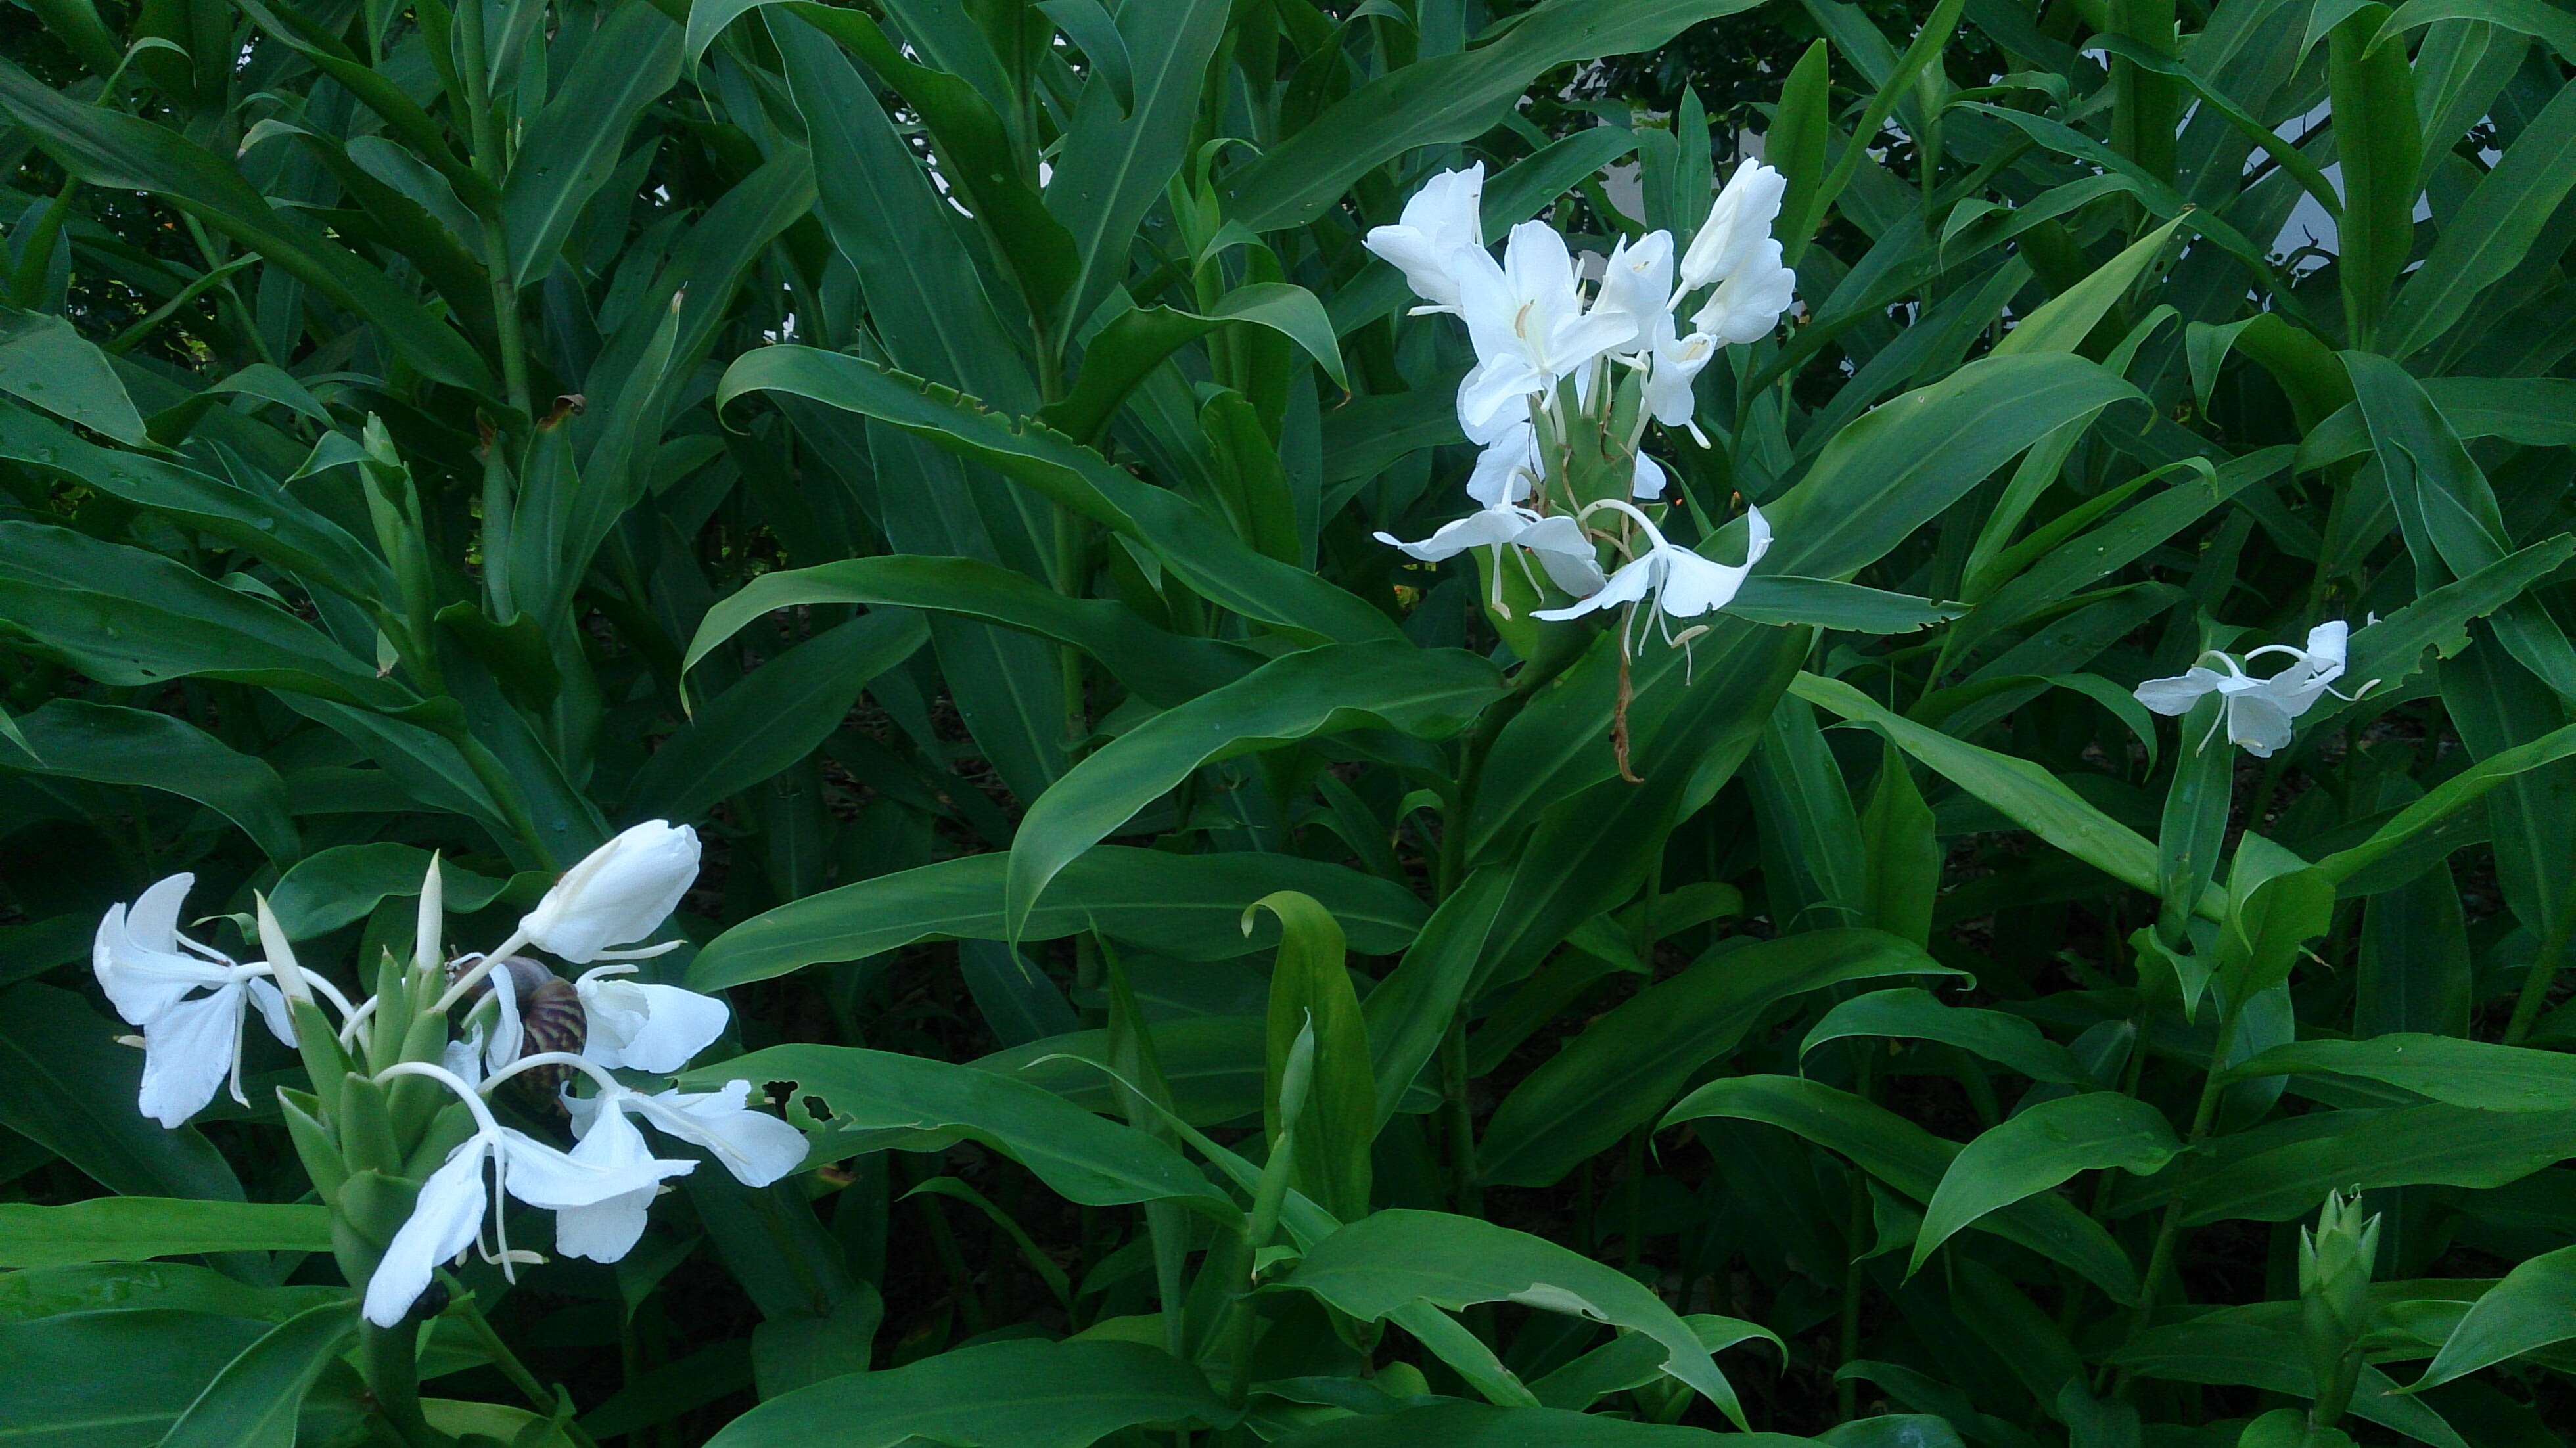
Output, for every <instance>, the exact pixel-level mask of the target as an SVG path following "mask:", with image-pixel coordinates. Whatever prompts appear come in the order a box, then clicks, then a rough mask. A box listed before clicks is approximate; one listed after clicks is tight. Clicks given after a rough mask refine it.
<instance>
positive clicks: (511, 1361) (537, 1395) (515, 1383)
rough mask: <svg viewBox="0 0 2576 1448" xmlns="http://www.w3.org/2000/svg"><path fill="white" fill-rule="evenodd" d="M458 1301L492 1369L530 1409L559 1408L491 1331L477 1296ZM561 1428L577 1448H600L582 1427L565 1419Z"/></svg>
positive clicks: (463, 1294)
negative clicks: (517, 1392)
mask: <svg viewBox="0 0 2576 1448" xmlns="http://www.w3.org/2000/svg"><path fill="white" fill-rule="evenodd" d="M456 1301H457V1303H458V1304H459V1305H461V1306H462V1307H464V1309H465V1321H466V1325H467V1326H469V1327H472V1328H473V1329H474V1337H475V1340H476V1341H478V1342H480V1343H482V1344H483V1351H484V1352H485V1353H487V1354H489V1355H490V1357H491V1359H492V1366H494V1367H496V1368H499V1369H500V1370H501V1376H503V1377H505V1378H508V1379H509V1380H510V1386H512V1387H514V1388H517V1389H518V1390H519V1393H520V1395H521V1396H523V1397H525V1398H526V1399H527V1400H528V1406H530V1407H532V1408H534V1409H536V1410H537V1411H538V1412H540V1413H546V1414H551V1413H553V1412H554V1410H555V1407H556V1401H555V1395H554V1394H552V1393H550V1392H548V1391H546V1387H545V1385H544V1384H543V1383H540V1382H538V1381H537V1375H536V1374H535V1373H532V1372H530V1371H528V1365H527V1364H526V1363H523V1362H521V1361H519V1355H518V1354H517V1353H515V1352H512V1351H511V1350H510V1345H509V1344H508V1343H507V1342H505V1341H503V1340H502V1338H501V1334H499V1333H498V1332H495V1331H493V1330H492V1322H491V1319H489V1318H487V1317H485V1316H484V1315H483V1308H482V1305H481V1304H480V1303H477V1302H476V1301H475V1300H474V1295H473V1294H472V1293H470V1292H458V1293H457V1294H456ZM561 1427H562V1429H563V1434H564V1436H565V1437H567V1438H570V1439H571V1440H572V1441H573V1442H574V1443H575V1444H576V1445H578V1448H599V1442H598V1440H597V1439H594V1438H592V1437H591V1436H590V1434H589V1433H588V1432H586V1431H584V1430H583V1428H582V1426H581V1425H580V1424H579V1423H576V1422H574V1421H572V1420H571V1419H569V1418H566V1419H565V1420H563V1423H562V1424H561Z"/></svg>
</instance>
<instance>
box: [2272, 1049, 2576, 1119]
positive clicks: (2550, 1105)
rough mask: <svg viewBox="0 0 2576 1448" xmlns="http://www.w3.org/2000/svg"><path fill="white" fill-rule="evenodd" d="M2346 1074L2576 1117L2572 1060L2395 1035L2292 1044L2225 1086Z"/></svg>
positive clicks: (2474, 1102)
mask: <svg viewBox="0 0 2576 1448" xmlns="http://www.w3.org/2000/svg"><path fill="white" fill-rule="evenodd" d="M2280 1075H2303V1076H2304V1075H2313V1076H2349V1077H2353V1078H2355V1079H2358V1080H2363V1081H2377V1082H2380V1083H2382V1084H2384V1085H2389V1086H2395V1087H2398V1088H2400V1089H2401V1090H2406V1091H2412V1092H2414V1093H2415V1094H2417V1095H2419V1096H2423V1097H2425V1098H2427V1099H2429V1100H2433V1101H2444V1102H2448V1103H2450V1104H2451V1105H2453V1106H2470V1107H2476V1108H2478V1109H2480V1110H2485V1111H2576V1057H2569V1056H2562V1055H2560V1054H2558V1053H2557V1052H2554V1051H2534V1050H2528V1049H2525V1048H2523V1047H2521V1046H2498V1045H2492V1044H2489V1043H2488V1042H2485V1041H2464V1040H2460V1039H2458V1038H2456V1037H2451V1036H2429V1035H2424V1034H2421V1033H2419V1032H2413V1031H2400V1032H2392V1033H2390V1034H2388V1035H2384V1036H2373V1037H2371V1038H2370V1039H2368V1040H2366V1041H2326V1040H2320V1041H2293V1042H2290V1043H2289V1044H2287V1045H2281V1046H2274V1047H2273V1048H2272V1049H2270V1050H2268V1051H2265V1052H2263V1053H2262V1054H2261V1055H2258V1056H2256V1057H2255V1058H2254V1059H2252V1060H2250V1061H2246V1062H2244V1063H2242V1064H2240V1065H2237V1066H2234V1067H2231V1068H2229V1070H2228V1072H2227V1079H2228V1080H2230V1081H2253V1080H2259V1079H2261V1078H2262V1077H2265V1076H2280Z"/></svg>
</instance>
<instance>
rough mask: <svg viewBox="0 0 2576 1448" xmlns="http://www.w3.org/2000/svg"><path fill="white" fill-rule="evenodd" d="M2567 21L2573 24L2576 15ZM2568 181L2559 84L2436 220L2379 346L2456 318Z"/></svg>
mask: <svg viewBox="0 0 2576 1448" xmlns="http://www.w3.org/2000/svg"><path fill="white" fill-rule="evenodd" d="M2408 8H2409V9H2412V8H2413V7H2412V6H2409V7H2408ZM2568 25H2569V28H2570V29H2571V30H2576V21H2571V22H2568ZM2401 53H2402V52H2401ZM2571 187H2576V89H2568V88H2566V87H2561V88H2560V89H2559V91H2558V93H2557V94H2556V95H2554V96H2552V97H2550V100H2549V104H2548V105H2546V106H2543V107H2542V108H2541V110H2540V114H2539V115H2537V116H2534V117H2532V118H2531V123H2530V124H2529V125H2527V126H2525V127H2524V128H2523V131H2522V134H2521V135H2520V136H2518V137H2516V138H2515V139H2514V143H2513V145H2512V146H2511V147H2510V148H2508V149H2507V150H2506V151H2505V153H2504V155H2503V157H2502V158H2501V159H2499V160H2498V161H2497V162H2496V165H2495V169H2494V170H2492V171H2489V172H2488V173H2487V174H2486V176H2485V177H2484V178H2483V179H2481V180H2480V181H2479V182H2478V186H2477V189H2476V190H2474V191H2472V192H2470V193H2469V196H2468V199H2467V200H2466V201H2464V202H2462V203H2460V208H2459V210H2458V211H2457V212H2456V213H2455V214H2453V215H2451V216H2449V217H2447V218H2445V219H2444V220H2443V222H2442V231H2441V235H2440V236H2439V237H2438V238H2437V239H2436V240H2435V241H2434V243H2433V249H2432V251H2431V252H2430V253H2428V254H2427V255H2426V256H2425V258H2424V265H2423V266H2421V267H2419V268H2417V269H2416V271H2415V274H2414V275H2413V277H2412V278H2410V279H2409V280H2408V281H2407V283H2406V289H2405V290H2404V291H2402V292H2399V293H2398V294H2397V302H2396V305H2395V306H2393V307H2392V308H2391V309H2390V310H2389V314H2388V322H2387V330H2386V335H2385V336H2384V337H2382V338H2381V339H2380V340H2381V350H2383V351H2385V352H2386V353H2387V354H2388V355H2389V356H2391V357H2396V358H2400V359H2403V358H2407V357H2411V356H2413V355H2415V353H2417V352H2418V351H2421V350H2422V349H2423V348H2424V347H2426V346H2428V345H2430V344H2431V343H2432V342H2433V340H2434V339H2436V338H2438V337H2440V336H2441V335H2442V334H2443V333H2445V332H2448V331H2449V330H2451V328H2452V327H2453V326H2455V325H2457V324H2458V323H2459V321H2460V319H2461V318H2462V317H2464V316H2467V315H2468V311H2469V306H2470V304H2471V303H2473V302H2474V301H2476V300H2477V298H2478V295H2479V294H2480V293H2481V292H2484V291H2485V290H2486V289H2487V288H2489V287H2492V286H2494V285H2495V284H2496V283H2498V282H2500V281H2503V280H2504V279H2505V278H2506V277H2507V276H2509V275H2510V274H2512V272H2513V270H2514V268H2516V267H2518V266H2520V265H2521V264H2522V263H2523V260H2524V258H2525V257H2526V256H2527V255H2528V254H2529V253H2530V251H2531V248H2532V245H2533V243H2534V242H2536V241H2538V240H2539V239H2540V234H2541V228H2543V227H2544V226H2546V225H2547V224H2548V222H2549V218H2550V215H2551V213H2553V212H2555V211H2556V210H2557V209H2558V204H2559V203H2560V202H2562V201H2564V200H2566V199H2567V193H2568V190H2569V189H2570V188H2571ZM2409 219H2410V221H2411V219H2412V217H2411V213H2410V218H2409Z"/></svg>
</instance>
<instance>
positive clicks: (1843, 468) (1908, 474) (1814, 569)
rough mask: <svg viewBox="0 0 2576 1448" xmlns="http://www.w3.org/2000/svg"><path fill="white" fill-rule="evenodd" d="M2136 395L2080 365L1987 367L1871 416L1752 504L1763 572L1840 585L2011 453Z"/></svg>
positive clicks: (2025, 360) (2038, 360) (1995, 360)
mask: <svg viewBox="0 0 2576 1448" xmlns="http://www.w3.org/2000/svg"><path fill="white" fill-rule="evenodd" d="M2138 395H2139V394H2138V391H2137V389H2135V388H2133V387H2131V386H2130V385H2129V384H2128V383H2126V382H2124V381H2122V380H2120V379H2119V378H2118V377H2116V376H2114V375H2112V374H2111V373H2110V372H2108V371H2106V370H2104V369H2103V368H2101V367H2099V366H2096V365H2094V364H2093V363H2091V362H2087V361H2084V360H2082V359H2080V358H2070V357H2063V356H2054V355H2038V356H2025V357H1989V358H1985V359H1982V360H1979V361H1975V362H1971V363H1969V364H1968V365H1967V366H1965V367H1962V368H1960V369H1959V370H1958V371H1956V372H1954V373H1952V374H1950V375H1949V376H1948V377H1946V378H1943V379H1942V380H1941V381H1939V382H1936V383H1934V384H1932V385H1931V386H1929V387H1923V388H1918V389H1916V390H1915V391H1912V392H1908V393H1906V394H1905V395H1904V396H1902V397H1897V398H1893V399H1891V400H1889V401H1887V402H1884V403H1881V404H1880V405H1879V406H1877V407H1875V408H1873V409H1871V410H1870V411H1869V412H1868V413H1867V414H1865V415H1863V416H1862V417H1861V418H1860V419H1859V420H1858V421H1856V422H1854V423H1852V424H1851V425H1850V426H1849V427H1846V428H1844V429H1843V430H1842V431H1841V432H1839V433H1837V434H1835V435H1834V438H1833V440H1832V441H1831V442H1828V443H1826V444H1825V447H1824V450H1823V451H1822V452H1820V453H1819V454H1817V456H1816V464H1815V466H1814V467H1813V468H1812V469H1810V470H1809V471H1808V473H1807V476H1806V477H1805V478H1804V479H1803V480H1801V481H1800V482H1799V483H1798V484H1797V486H1795V487H1793V488H1791V489H1789V490H1788V491H1787V492H1786V493H1784V494H1782V495H1781V496H1780V498H1779V499H1778V501H1776V502H1770V503H1766V504H1765V505H1764V509H1763V512H1764V515H1765V516H1766V517H1768V518H1770V520H1771V527H1772V532H1773V534H1774V536H1775V537H1776V538H1777V540H1778V541H1777V542H1775V543H1774V544H1773V545H1772V548H1771V552H1770V554H1769V555H1768V556H1767V557H1766V558H1765V559H1764V562H1765V563H1766V564H1767V565H1769V566H1768V567H1767V568H1766V569H1765V572H1776V573H1790V574H1798V575H1803V576H1806V577H1812V578H1846V577H1848V576H1850V575H1851V574H1853V573H1855V572H1857V571H1859V570H1860V569H1862V568H1865V567H1867V566H1868V565H1870V564H1871V563H1873V562H1876V561H1877V560H1878V559H1879V558H1881V557H1883V556H1884V555H1885V554H1886V553H1887V551H1888V550H1889V549H1891V548H1894V547H1895V546H1896V545H1897V544H1898V543H1900V542H1902V541H1904V539H1905V538H1906V537H1908V536H1909V535H1911V534H1912V533H1913V532H1914V530H1915V529H1917V528H1920V527H1922V526H1923V525H1924V524H1926V523H1928V522H1930V521H1932V520H1933V519H1934V518H1937V517H1939V516H1941V514H1942V513H1944V512H1945V511H1947V510H1948V509H1949V507H1950V505H1951V504H1953V503H1955V502H1957V501H1958V500H1959V499H1960V498H1962V497H1964V496H1966V494H1967V492H1968V490H1969V489H1970V488H1973V487H1975V486H1976V485H1977V484H1978V483H1980V482H1983V481H1984V480H1985V479H1986V477H1987V475H1988V474H1990V473H1992V472H1994V470H1995V469H1997V468H1999V467H2002V466H2003V465H2004V464H2005V463H2006V462H2009V461H2011V459H2012V457H2013V455H2014V454H2015V453H2018V452H2020V451H2021V450H2022V449H2024V448H2027V447H2029V446H2030V445H2031V444H2032V443H2035V442H2037V441H2039V440H2040V439H2041V438H2043V437H2046V436H2047V435H2048V434H2049V433H2051V432H2053V431H2055V430H2056V429H2057V428H2058V427H2059V426H2060V425H2062V424H2064V423H2067V422H2071V421H2073V420H2074V419H2076V418H2078V417H2082V416H2085V415H2086V414H2088V413H2094V412H2098V411H2100V410H2101V409H2102V408H2103V407H2105V406H2108V405H2109V404H2111V403H2113V402H2118V401H2121V400H2123V399H2127V398H2134V397H2137V396H2138Z"/></svg>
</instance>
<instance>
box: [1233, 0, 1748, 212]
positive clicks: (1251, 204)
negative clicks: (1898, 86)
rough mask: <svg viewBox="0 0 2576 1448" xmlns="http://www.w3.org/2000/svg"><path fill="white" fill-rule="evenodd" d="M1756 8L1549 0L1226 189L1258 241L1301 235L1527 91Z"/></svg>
mask: <svg viewBox="0 0 2576 1448" xmlns="http://www.w3.org/2000/svg"><path fill="white" fill-rule="evenodd" d="M1756 3H1758V0H1623V3H1621V4H1618V5H1609V6H1605V5H1600V4H1596V3H1594V0H1547V3H1545V4H1542V5H1539V6H1537V7H1535V8H1534V9H1531V10H1529V11H1528V12H1526V13H1524V14H1521V15H1517V16H1514V17H1512V18H1511V19H1510V20H1508V21H1506V22H1504V23H1503V24H1501V25H1498V26H1497V27H1495V28H1496V29H1497V30H1499V31H1500V32H1501V33H1500V34H1499V35H1495V36H1493V37H1492V38H1491V39H1488V40H1484V41H1483V43H1481V44H1478V45H1474V46H1471V47H1469V48H1468V49H1465V50H1462V51H1457V52H1454V53H1452V54H1449V55H1443V56H1434V57H1431V58H1429V59H1426V60H1422V61H1418V62H1416V63H1415V64H1412V65H1408V66H1405V67H1403V68H1401V69H1399V70H1397V71H1395V72H1393V73H1392V74H1390V75H1386V76H1383V77H1381V78H1379V79H1378V80H1375V81H1372V82H1371V83H1369V84H1368V85H1365V86H1362V87H1361V88H1360V89H1358V90H1356V91H1354V92H1352V93H1351V94H1350V95H1348V96H1346V97H1344V98H1343V99H1342V100H1340V101H1339V102H1336V103H1335V104H1334V106H1333V107H1332V109H1330V110H1328V111H1326V112H1325V113H1324V114H1323V115H1321V116H1319V117H1317V118H1316V119H1315V121H1314V123H1313V124H1311V125H1309V126H1307V127H1306V128H1305V129H1304V130H1301V131H1299V132H1298V133H1297V134H1295V135H1294V136H1291V137H1289V138H1288V139H1287V140H1286V141H1283V142H1281V143H1280V144H1279V145H1277V146H1273V147H1271V148H1270V149H1269V150H1268V151H1267V152H1266V153H1264V154H1263V155H1262V157H1261V158H1260V159H1259V160H1257V161H1254V162H1253V163H1252V164H1251V165H1249V166H1246V167H1244V168H1243V169H1241V170H1239V171H1237V172H1235V173H1234V175H1233V176H1232V177H1231V178H1229V181H1228V189H1229V190H1231V191H1232V192H1233V195H1234V202H1233V205H1232V206H1231V207H1229V208H1228V211H1229V214H1230V215H1232V216H1233V218H1234V219H1235V220H1237V221H1240V222H1242V223H1243V224H1244V225H1246V226H1249V227H1251V228H1252V229H1253V230H1255V231H1272V230H1277V229H1279V228H1282V227H1290V226H1302V225H1304V224H1305V223H1307V222H1309V221H1312V220H1314V219H1315V218H1316V217H1318V216H1321V215H1323V214H1324V212H1325V210H1326V209H1328V208H1329V207H1331V206H1332V205H1333V204H1334V203H1335V202H1337V201H1339V200H1340V199H1341V198H1342V196H1344V195H1345V194H1346V193H1347V192H1348V191H1349V190H1350V187H1351V183H1352V182H1354V181H1357V180H1358V179H1359V178H1360V177H1362V176H1365V175H1367V174H1368V173H1369V172H1370V171H1373V170H1375V169H1376V168H1377V167H1379V166H1380V165H1383V164H1384V163H1386V162H1387V161H1389V160H1392V159H1394V158H1395V157H1397V156H1401V155H1403V154H1404V153H1405V152H1407V151H1410V150H1412V149H1414V148H1415V147H1417V146H1433V145H1438V144H1440V143H1442V142H1444V141H1463V140H1466V139H1468V138H1469V137H1472V136H1480V135H1483V134H1484V133H1485V132H1486V131H1488V130H1491V129H1493V127H1494V125H1495V124H1496V123H1497V122H1498V121H1500V120H1501V119H1502V118H1503V116H1504V115H1505V114H1506V113H1508V112H1509V111H1510V109H1511V107H1512V105H1513V103H1514V102H1516V101H1518V100H1519V99H1520V96H1521V92H1522V91H1523V90H1525V89H1527V87H1528V86H1529V83H1530V82H1531V81H1532V80H1534V79H1536V78H1537V77H1538V76H1539V75H1541V74H1542V73H1544V72H1546V71H1550V70H1553V69H1555V68H1556V67H1558V66H1560V65H1564V64H1566V63H1568V62H1569V61H1579V60H1597V59H1599V58H1600V57H1602V56H1605V55H1624V54H1627V53H1629V52H1631V51H1639V50H1652V49H1654V48H1655V47H1656V46H1659V45H1661V44H1663V43H1664V42H1665V41H1668V40H1670V39H1672V38H1673V37H1674V36H1676V35H1678V34H1680V33H1681V32H1682V31H1683V30H1685V29H1687V28H1688V27H1690V26H1692V25H1696V24H1698V23H1699V22H1701V21H1703V20H1713V19H1716V18H1717V17H1719V16H1722V15H1732V14H1735V13H1736V12H1738V11H1741V10H1750V9H1752V8H1753V6H1754V5H1755V4H1756Z"/></svg>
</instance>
